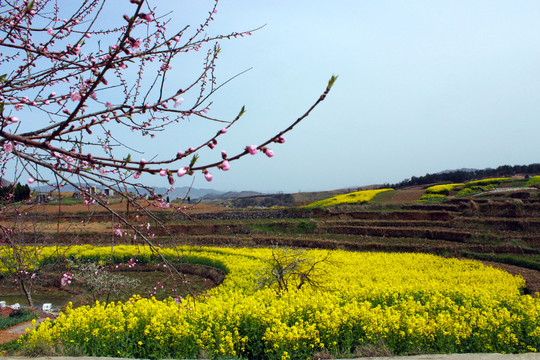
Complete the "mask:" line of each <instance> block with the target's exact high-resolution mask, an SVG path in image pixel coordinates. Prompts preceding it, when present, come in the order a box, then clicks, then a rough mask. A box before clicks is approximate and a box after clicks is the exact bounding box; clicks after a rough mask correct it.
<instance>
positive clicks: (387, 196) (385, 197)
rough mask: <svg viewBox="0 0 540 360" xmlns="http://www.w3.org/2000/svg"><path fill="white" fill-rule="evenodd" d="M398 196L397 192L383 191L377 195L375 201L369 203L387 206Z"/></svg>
mask: <svg viewBox="0 0 540 360" xmlns="http://www.w3.org/2000/svg"><path fill="white" fill-rule="evenodd" d="M395 195H396V190H388V191H383V192H380V193H378V194H377V195H375V197H374V198H373V199H371V201H370V202H369V203H370V204H385V203H387V202H389V201H390V200H392V199H393V198H394V196H395Z"/></svg>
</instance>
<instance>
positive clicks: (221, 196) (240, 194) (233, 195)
mask: <svg viewBox="0 0 540 360" xmlns="http://www.w3.org/2000/svg"><path fill="white" fill-rule="evenodd" d="M260 195H263V194H262V193H260V192H257V191H228V192H226V193H214V192H212V193H208V194H206V195H204V196H203V197H201V198H200V199H201V200H228V199H237V198H245V197H251V196H260Z"/></svg>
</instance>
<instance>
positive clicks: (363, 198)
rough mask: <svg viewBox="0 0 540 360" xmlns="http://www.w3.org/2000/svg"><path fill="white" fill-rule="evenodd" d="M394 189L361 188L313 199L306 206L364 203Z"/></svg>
mask: <svg viewBox="0 0 540 360" xmlns="http://www.w3.org/2000/svg"><path fill="white" fill-rule="evenodd" d="M390 190H394V189H378V190H362V191H355V192H352V193H348V194H342V195H336V196H333V197H331V198H329V199H324V200H319V201H315V202H313V203H311V204H309V205H307V206H308V207H313V206H333V205H339V204H357V203H364V202H369V201H370V200H371V199H373V198H374V197H375V195H377V194H379V193H382V192H385V191H390Z"/></svg>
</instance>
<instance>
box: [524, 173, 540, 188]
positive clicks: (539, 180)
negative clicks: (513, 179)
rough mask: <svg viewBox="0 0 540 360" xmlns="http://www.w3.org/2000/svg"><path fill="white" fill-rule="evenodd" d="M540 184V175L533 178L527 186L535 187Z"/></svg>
mask: <svg viewBox="0 0 540 360" xmlns="http://www.w3.org/2000/svg"><path fill="white" fill-rule="evenodd" d="M538 184H540V175H536V176H531V177H530V178H529V180H528V181H527V184H526V185H525V186H533V185H538Z"/></svg>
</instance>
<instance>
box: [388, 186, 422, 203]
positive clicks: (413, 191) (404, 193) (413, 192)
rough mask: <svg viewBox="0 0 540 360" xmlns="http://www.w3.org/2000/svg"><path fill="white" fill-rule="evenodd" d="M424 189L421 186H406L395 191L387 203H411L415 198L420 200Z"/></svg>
mask: <svg viewBox="0 0 540 360" xmlns="http://www.w3.org/2000/svg"><path fill="white" fill-rule="evenodd" d="M424 193H425V190H424V189H421V188H408V189H403V190H399V191H396V194H395V195H394V197H393V198H392V199H391V200H390V201H389V202H388V204H404V203H411V202H414V201H416V200H420V198H421V197H422V195H424Z"/></svg>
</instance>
